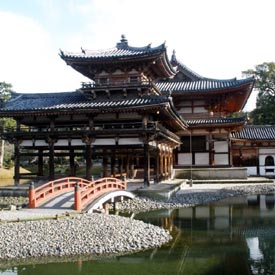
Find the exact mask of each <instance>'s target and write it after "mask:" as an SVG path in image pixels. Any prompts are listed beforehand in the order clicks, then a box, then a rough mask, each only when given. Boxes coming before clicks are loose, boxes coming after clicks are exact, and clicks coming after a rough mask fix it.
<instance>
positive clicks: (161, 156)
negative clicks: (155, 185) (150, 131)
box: [159, 149, 163, 180]
mask: <svg viewBox="0 0 275 275" xmlns="http://www.w3.org/2000/svg"><path fill="white" fill-rule="evenodd" d="M159 162H160V164H159V165H160V180H162V179H163V151H162V149H160V153H159Z"/></svg>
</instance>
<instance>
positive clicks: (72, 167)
mask: <svg viewBox="0 0 275 275" xmlns="http://www.w3.org/2000/svg"><path fill="white" fill-rule="evenodd" d="M74 157H75V154H74V149H73V148H70V176H73V177H74V176H75V175H76V166H75V160H74Z"/></svg>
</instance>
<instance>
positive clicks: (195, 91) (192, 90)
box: [157, 78, 255, 95]
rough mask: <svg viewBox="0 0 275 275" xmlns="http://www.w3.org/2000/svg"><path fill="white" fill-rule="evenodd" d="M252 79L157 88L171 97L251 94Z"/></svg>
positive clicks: (166, 85) (200, 82)
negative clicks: (245, 91)
mask: <svg viewBox="0 0 275 275" xmlns="http://www.w3.org/2000/svg"><path fill="white" fill-rule="evenodd" d="M254 82H255V80H254V78H247V79H241V80H211V79H203V80H199V81H181V82H158V83H157V86H159V89H160V90H161V91H163V92H169V91H171V92H172V93H173V95H205V93H206V92H207V93H208V94H209V93H215V94H217V93H224V92H232V91H238V90H247V91H249V92H251V90H252V88H253V85H254Z"/></svg>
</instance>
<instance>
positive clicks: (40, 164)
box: [37, 149, 43, 176]
mask: <svg viewBox="0 0 275 275" xmlns="http://www.w3.org/2000/svg"><path fill="white" fill-rule="evenodd" d="M37 175H38V176H43V149H39V150H38V171H37Z"/></svg>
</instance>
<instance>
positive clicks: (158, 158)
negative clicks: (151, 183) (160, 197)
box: [155, 149, 160, 183]
mask: <svg viewBox="0 0 275 275" xmlns="http://www.w3.org/2000/svg"><path fill="white" fill-rule="evenodd" d="M155 177H156V183H159V182H160V157H159V149H156V161H155Z"/></svg>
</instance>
